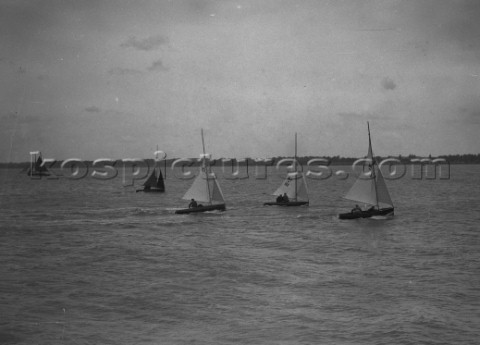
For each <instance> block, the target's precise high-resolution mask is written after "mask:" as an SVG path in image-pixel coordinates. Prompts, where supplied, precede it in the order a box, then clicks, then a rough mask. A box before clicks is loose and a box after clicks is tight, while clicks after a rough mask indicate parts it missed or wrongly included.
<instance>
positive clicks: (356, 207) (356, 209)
mask: <svg viewBox="0 0 480 345" xmlns="http://www.w3.org/2000/svg"><path fill="white" fill-rule="evenodd" d="M356 212H362V209H361V208H360V207H359V206H358V205H355V207H354V208H352V213H356Z"/></svg>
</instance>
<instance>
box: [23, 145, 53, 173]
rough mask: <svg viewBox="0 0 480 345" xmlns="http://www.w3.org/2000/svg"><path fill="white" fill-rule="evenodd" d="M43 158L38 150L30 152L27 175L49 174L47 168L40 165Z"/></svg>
mask: <svg viewBox="0 0 480 345" xmlns="http://www.w3.org/2000/svg"><path fill="white" fill-rule="evenodd" d="M42 163H43V159H42V153H41V152H40V151H35V152H30V169H28V171H27V175H28V176H50V173H49V172H48V169H47V168H46V167H45V166H42Z"/></svg>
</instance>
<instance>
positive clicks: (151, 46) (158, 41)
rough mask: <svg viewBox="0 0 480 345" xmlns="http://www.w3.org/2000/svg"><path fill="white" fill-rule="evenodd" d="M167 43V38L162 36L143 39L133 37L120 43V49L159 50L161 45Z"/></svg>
mask: <svg viewBox="0 0 480 345" xmlns="http://www.w3.org/2000/svg"><path fill="white" fill-rule="evenodd" d="M167 43H168V38H167V37H165V36H163V35H156V36H150V37H147V38H144V39H137V38H136V37H135V36H133V37H130V38H129V39H128V40H127V41H125V42H124V43H122V44H121V45H120V47H123V48H134V49H137V50H143V51H151V50H156V49H158V48H160V47H161V46H162V45H164V44H167Z"/></svg>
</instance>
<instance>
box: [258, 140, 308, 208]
mask: <svg viewBox="0 0 480 345" xmlns="http://www.w3.org/2000/svg"><path fill="white" fill-rule="evenodd" d="M293 164H294V172H293V173H288V175H287V178H286V179H285V180H284V181H283V183H282V184H281V185H280V187H278V189H277V190H276V191H275V192H274V193H273V195H275V196H278V198H277V200H278V201H272V202H265V203H264V204H263V205H264V206H302V205H308V204H309V199H308V189H307V181H306V180H305V176H304V175H303V173H302V172H299V171H297V133H295V156H294V159H293ZM285 194H286V195H287V196H288V201H285V200H283V195H285Z"/></svg>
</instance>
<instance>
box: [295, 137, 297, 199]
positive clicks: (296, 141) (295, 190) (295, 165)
mask: <svg viewBox="0 0 480 345" xmlns="http://www.w3.org/2000/svg"><path fill="white" fill-rule="evenodd" d="M294 164H295V201H297V132H295V161H294Z"/></svg>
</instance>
